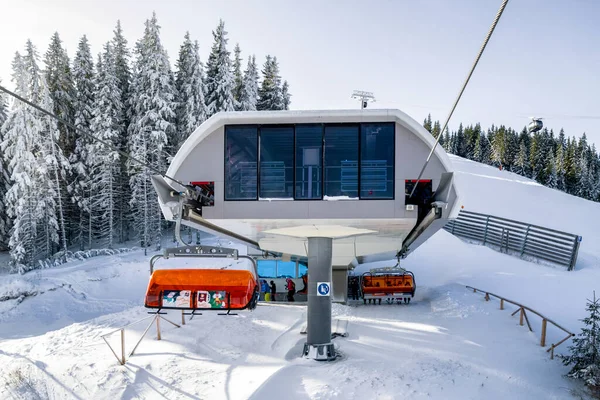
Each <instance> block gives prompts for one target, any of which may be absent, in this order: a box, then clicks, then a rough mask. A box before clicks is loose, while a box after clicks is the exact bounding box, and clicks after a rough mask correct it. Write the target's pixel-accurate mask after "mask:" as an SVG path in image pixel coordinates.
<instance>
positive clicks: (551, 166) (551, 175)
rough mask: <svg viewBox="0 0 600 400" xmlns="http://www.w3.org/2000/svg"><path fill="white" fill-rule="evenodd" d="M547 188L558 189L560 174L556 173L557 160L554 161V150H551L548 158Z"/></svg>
mask: <svg viewBox="0 0 600 400" xmlns="http://www.w3.org/2000/svg"><path fill="white" fill-rule="evenodd" d="M546 177H547V180H546V186H548V187H549V188H551V189H556V188H558V174H557V173H556V160H555V159H554V150H552V149H550V151H549V152H548V156H547V157H546Z"/></svg>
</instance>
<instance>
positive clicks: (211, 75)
mask: <svg viewBox="0 0 600 400" xmlns="http://www.w3.org/2000/svg"><path fill="white" fill-rule="evenodd" d="M213 37H214V39H215V42H214V43H213V45H212V48H211V51H210V55H209V56H208V61H207V63H206V106H207V108H208V116H209V117H211V116H213V115H214V114H216V113H218V112H220V111H234V110H235V99H234V97H233V90H234V87H235V80H234V76H233V73H232V71H231V59H230V58H229V51H227V41H228V40H229V39H227V31H225V23H224V22H223V20H219V25H218V26H217V29H216V31H213Z"/></svg>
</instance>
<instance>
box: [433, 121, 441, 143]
mask: <svg viewBox="0 0 600 400" xmlns="http://www.w3.org/2000/svg"><path fill="white" fill-rule="evenodd" d="M441 131H442V127H441V125H440V121H435V122H434V123H433V130H432V131H431V134H432V135H433V137H434V138H437V137H438V136H439V135H440V132H441ZM439 145H440V146H442V147H444V136H443V135H442V136H441V137H440V140H439Z"/></svg>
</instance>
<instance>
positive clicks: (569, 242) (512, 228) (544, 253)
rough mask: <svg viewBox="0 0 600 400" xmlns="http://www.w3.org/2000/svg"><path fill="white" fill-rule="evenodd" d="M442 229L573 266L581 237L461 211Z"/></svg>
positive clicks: (534, 256) (516, 252) (503, 249)
mask: <svg viewBox="0 0 600 400" xmlns="http://www.w3.org/2000/svg"><path fill="white" fill-rule="evenodd" d="M444 229H445V230H446V231H448V232H450V233H452V234H453V235H456V236H460V237H463V238H466V239H470V240H475V241H479V242H482V243H483V244H484V245H490V246H494V247H496V248H498V249H499V250H500V252H506V253H510V254H513V255H518V256H520V257H521V258H524V257H533V258H536V259H542V260H545V261H549V262H552V263H555V264H559V265H564V266H566V267H567V268H568V270H569V271H572V270H573V269H574V268H575V263H576V262H577V253H578V252H579V245H580V243H581V239H582V238H581V236H578V235H574V234H572V233H567V232H561V231H557V230H554V229H549V228H544V227H542V226H537V225H533V224H528V223H526V222H520V221H515V220H511V219H506V218H501V217H495V216H493V215H487V214H480V213H476V212H472V211H465V210H460V213H459V214H458V218H456V219H454V220H451V221H449V222H448V223H447V224H446V225H445V226H444Z"/></svg>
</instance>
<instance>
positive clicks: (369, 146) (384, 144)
mask: <svg viewBox="0 0 600 400" xmlns="http://www.w3.org/2000/svg"><path fill="white" fill-rule="evenodd" d="M360 151H361V154H360V159H361V161H360V164H361V165H360V167H361V168H360V198H361V199H393V198H394V124H362V126H361V137H360Z"/></svg>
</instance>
